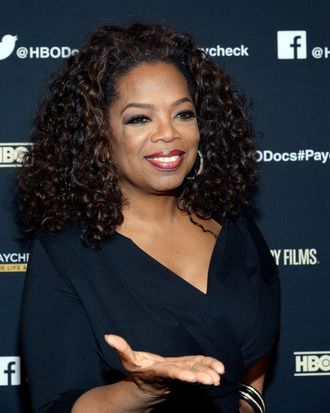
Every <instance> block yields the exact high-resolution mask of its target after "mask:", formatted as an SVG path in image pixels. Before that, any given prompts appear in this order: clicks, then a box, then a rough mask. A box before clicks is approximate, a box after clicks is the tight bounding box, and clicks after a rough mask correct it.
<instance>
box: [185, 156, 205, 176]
mask: <svg viewBox="0 0 330 413" xmlns="http://www.w3.org/2000/svg"><path fill="white" fill-rule="evenodd" d="M197 155H198V156H199V168H198V171H197V172H196V173H195V175H193V176H187V179H190V180H193V179H195V178H196V176H198V175H200V174H201V173H202V171H203V168H204V157H203V155H202V152H201V151H200V150H198V151H197Z"/></svg>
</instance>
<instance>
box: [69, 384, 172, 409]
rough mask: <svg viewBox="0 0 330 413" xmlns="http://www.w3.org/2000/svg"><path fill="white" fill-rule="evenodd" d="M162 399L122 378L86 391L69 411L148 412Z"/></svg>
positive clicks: (162, 397) (163, 397)
mask: <svg viewBox="0 0 330 413" xmlns="http://www.w3.org/2000/svg"><path fill="white" fill-rule="evenodd" d="M164 400H165V396H154V397H153V396H152V395H148V394H146V393H143V391H141V390H140V389H139V388H138V387H137V385H136V384H135V382H134V381H132V380H122V381H119V382H117V383H114V384H109V385H106V386H100V387H95V388H93V389H91V390H89V391H87V392H86V393H84V394H83V395H82V396H80V397H79V399H78V400H77V401H76V403H75V404H74V406H73V408H72V410H71V413H90V412H93V413H149V412H151V411H152V409H153V407H154V406H155V405H157V404H159V403H161V402H162V401H164Z"/></svg>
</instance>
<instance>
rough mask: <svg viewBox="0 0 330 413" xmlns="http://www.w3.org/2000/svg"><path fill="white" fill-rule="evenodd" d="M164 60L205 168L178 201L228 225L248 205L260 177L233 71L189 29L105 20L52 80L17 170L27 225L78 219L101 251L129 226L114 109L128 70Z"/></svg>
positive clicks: (47, 226)
mask: <svg viewBox="0 0 330 413" xmlns="http://www.w3.org/2000/svg"><path fill="white" fill-rule="evenodd" d="M158 61H160V62H168V63H171V64H174V65H175V66H176V67H177V68H178V69H179V70H180V71H181V72H182V73H183V75H184V76H185V78H186V80H187V83H188V87H189V90H190V93H191V96H192V99H193V102H194V105H195V110H196V113H197V121H198V126H199V130H200V143H199V149H200V151H201V152H202V154H203V157H204V169H203V172H202V174H201V175H198V176H197V177H196V178H195V179H194V180H187V179H186V180H184V182H183V184H182V186H181V187H180V188H179V189H178V191H177V204H178V207H179V208H180V209H181V210H183V211H186V212H187V213H188V214H189V215H190V217H191V213H192V212H194V213H195V214H197V216H199V217H201V218H206V219H208V218H210V216H211V214H212V212H214V211H218V216H219V219H220V220H221V222H224V221H225V219H226V218H227V217H230V216H233V215H236V214H239V213H240V212H242V211H243V210H244V209H246V208H247V207H248V206H249V203H250V199H251V195H252V193H253V191H254V189H255V187H256V183H257V179H258V169H257V165H256V161H255V144H254V136H253V130H252V127H251V124H250V122H249V120H248V118H247V116H246V113H245V100H244V99H243V98H242V97H240V96H239V95H238V94H237V92H236V91H235V90H233V88H232V86H231V83H230V78H229V76H228V75H227V74H226V73H225V72H224V71H223V70H222V69H221V68H220V67H219V66H218V65H216V64H215V63H214V62H213V61H212V60H210V59H209V58H208V57H207V56H206V54H205V53H204V52H203V51H201V50H200V49H199V48H197V47H196V45H195V44H194V41H193V40H192V38H191V36H190V35H188V34H184V33H179V32H177V31H176V30H174V29H172V28H169V27H164V26H162V25H157V24H155V25H147V24H141V23H135V24H132V25H131V26H129V27H128V28H123V27H119V26H115V25H104V26H102V27H100V28H99V29H98V30H97V31H95V32H94V33H93V34H92V35H91V36H90V38H89V40H88V41H87V43H86V44H85V45H84V46H83V47H82V48H81V49H80V51H79V53H77V54H76V55H74V56H71V57H70V58H69V60H68V63H67V66H66V68H65V69H64V70H63V72H62V73H60V74H57V75H56V77H55V78H54V79H53V80H52V82H51V84H50V88H49V89H50V92H49V93H48V96H46V97H45V98H44V100H43V101H42V102H41V105H40V108H39V111H38V113H37V115H36V117H35V120H34V129H33V132H32V136H31V141H32V142H33V145H32V146H31V150H29V151H28V152H27V153H26V154H25V158H24V162H23V165H24V167H23V168H20V171H19V173H18V195H19V210H20V212H21V216H22V217H23V228H24V230H25V231H28V232H29V231H32V233H35V232H36V231H38V230H41V229H43V230H46V231H57V230H60V229H62V228H63V227H64V226H65V225H66V224H67V223H69V222H72V221H77V222H79V223H80V224H82V234H81V239H82V241H83V242H84V243H85V244H86V245H88V246H90V247H98V246H100V243H101V241H102V240H103V239H105V238H107V237H109V236H110V235H111V234H112V233H113V232H114V231H115V230H116V228H117V227H118V226H119V225H120V224H121V223H122V222H123V219H124V217H123V214H122V209H123V206H124V205H125V202H126V201H125V199H124V197H123V194H122V192H121V190H120V182H119V175H118V172H117V170H116V166H115V164H114V162H113V156H112V148H111V142H110V140H109V135H108V128H107V123H108V122H107V121H108V119H107V116H108V108H109V106H110V105H111V103H112V102H113V101H114V100H115V99H116V83H117V81H118V79H119V78H120V77H121V76H122V75H123V74H126V73H128V72H129V71H130V70H131V69H132V68H134V67H135V66H137V65H139V64H142V63H145V62H158Z"/></svg>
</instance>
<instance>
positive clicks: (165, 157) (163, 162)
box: [145, 149, 184, 171]
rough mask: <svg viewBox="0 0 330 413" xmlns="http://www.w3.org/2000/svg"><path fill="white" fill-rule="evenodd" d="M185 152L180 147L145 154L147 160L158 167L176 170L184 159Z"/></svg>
mask: <svg viewBox="0 0 330 413" xmlns="http://www.w3.org/2000/svg"><path fill="white" fill-rule="evenodd" d="M183 155H184V152H183V151H181V150H178V149H175V150H172V151H170V150H164V151H161V152H156V153H153V154H151V155H147V156H145V160H146V161H147V162H149V163H150V164H151V165H153V166H155V167H156V168H157V169H162V170H167V171H169V170H175V169H177V168H178V167H179V166H180V165H181V163H182V161H183Z"/></svg>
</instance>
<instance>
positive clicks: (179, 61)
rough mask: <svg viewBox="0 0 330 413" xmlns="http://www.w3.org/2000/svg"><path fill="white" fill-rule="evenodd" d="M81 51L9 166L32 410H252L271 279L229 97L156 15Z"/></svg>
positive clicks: (247, 128)
mask: <svg viewBox="0 0 330 413" xmlns="http://www.w3.org/2000/svg"><path fill="white" fill-rule="evenodd" d="M80 50H81V51H80V52H79V54H77V55H75V56H72V57H71V58H70V59H69V60H68V66H67V68H66V69H65V70H64V71H63V73H61V74H59V75H57V76H56V78H55V80H53V82H52V84H51V86H50V94H49V96H48V97H46V98H45V99H44V101H43V103H42V105H41V106H40V109H39V112H38V114H37V116H36V119H35V129H34V132H33V134H32V137H31V140H32V142H33V147H32V148H31V150H30V151H29V152H28V153H27V155H26V157H25V165H26V166H25V168H21V170H20V171H19V177H18V178H19V179H18V184H19V193H20V204H19V205H20V208H21V211H22V217H23V225H24V228H25V229H26V230H27V231H30V232H32V233H33V234H34V241H33V246H32V251H31V254H30V261H29V265H28V272H27V277H26V283H25V288H24V300H23V307H22V344H23V349H24V361H25V366H26V371H27V376H28V377H27V378H28V382H29V386H30V393H31V400H32V405H33V409H34V411H35V412H38V413H46V412H47V413H85V412H93V413H94V412H95V413H98V412H99V413H101V412H102V413H116V412H118V413H119V412H120V413H125V412H130V413H148V412H151V411H152V412H155V413H156V412H157V413H161V412H162V413H165V412H166V413H179V412H180V413H182V412H185V411H191V412H194V411H199V412H207V413H212V412H214V413H215V412H219V413H238V412H239V411H240V412H241V413H248V412H252V411H255V412H257V413H262V412H264V405H263V400H262V396H261V395H260V393H261V392H262V389H263V382H264V375H265V366H266V359H267V354H268V353H269V351H270V350H271V348H272V346H273V343H274V338H275V334H276V331H277V324H278V312H279V282H278V276H277V271H276V266H275V264H274V260H273V259H272V256H271V254H270V252H269V249H268V247H267V245H266V243H265V241H264V239H263V237H262V235H261V234H260V232H259V230H258V228H257V227H256V225H255V224H254V221H253V219H252V218H251V217H250V215H249V213H248V208H249V205H250V202H251V196H252V193H253V190H254V189H255V186H256V181H257V176H258V172H257V168H256V161H255V146H254V140H253V133H252V129H251V125H250V123H249V121H248V118H247V116H246V114H245V110H244V104H243V100H242V99H241V98H240V97H239V96H238V94H237V93H236V92H235V91H234V90H233V89H232V87H231V85H230V81H229V77H228V75H227V74H226V73H225V72H224V71H223V70H222V69H221V68H220V67H218V66H217V65H215V63H213V62H212V61H211V60H209V58H208V57H207V56H206V55H205V54H204V53H203V52H202V51H201V50H200V49H198V48H197V47H196V46H195V44H194V42H193V40H192V38H191V37H190V36H189V35H187V34H184V33H179V32H177V31H175V30H174V29H171V28H168V27H164V26H160V25H142V24H134V25H132V26H130V27H128V28H123V27H117V26H111V25H107V26H103V27H101V28H100V29H99V30H97V31H96V32H95V33H94V34H93V35H92V36H91V37H90V39H89V40H88V42H87V43H86V45H85V46H83V47H82V48H81V49H80ZM109 333H110V334H109ZM40 343H42V345H40ZM133 349H137V350H139V351H136V350H133ZM220 376H221V378H220ZM243 381H244V382H245V386H244V387H242V388H241V384H242V382H243ZM220 382H221V383H220ZM240 389H241V390H240Z"/></svg>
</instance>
